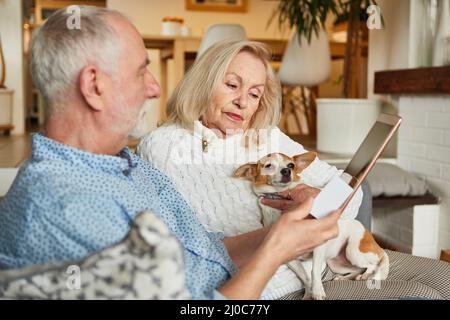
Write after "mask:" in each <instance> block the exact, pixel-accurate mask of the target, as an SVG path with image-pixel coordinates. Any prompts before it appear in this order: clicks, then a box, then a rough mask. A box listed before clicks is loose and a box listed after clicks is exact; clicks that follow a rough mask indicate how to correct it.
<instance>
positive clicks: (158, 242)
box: [0, 213, 189, 300]
mask: <svg viewBox="0 0 450 320" xmlns="http://www.w3.org/2000/svg"><path fill="white" fill-rule="evenodd" d="M186 298H189V293H188V290H187V288H186V285H185V274H184V264H183V253H182V250H181V248H180V245H179V243H178V241H177V240H176V238H175V237H173V236H172V235H171V234H170V233H169V230H168V229H167V227H166V225H165V224H164V223H163V222H162V221H161V220H160V219H159V218H158V217H157V216H156V215H154V214H152V213H142V214H140V215H138V216H137V217H136V219H135V221H134V222H133V224H132V227H131V229H130V232H129V233H128V235H127V237H126V238H125V239H124V240H122V241H121V242H120V243H118V244H116V245H114V246H112V247H109V248H106V249H104V250H102V251H100V252H98V253H96V254H93V255H91V256H90V257H87V258H85V259H83V260H81V261H75V262H64V263H50V264H45V265H38V266H31V267H26V268H23V269H18V270H11V271H0V299H133V300H134V299H186Z"/></svg>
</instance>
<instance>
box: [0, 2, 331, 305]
mask: <svg viewBox="0 0 450 320" xmlns="http://www.w3.org/2000/svg"><path fill="white" fill-rule="evenodd" d="M69 17H70V14H69V13H67V12H66V10H64V9H63V10H59V11H58V12H56V13H55V14H54V15H53V16H51V17H50V18H49V19H48V20H47V22H46V23H45V24H44V26H42V27H41V28H40V29H39V30H38V31H37V32H36V34H34V36H33V39H32V44H31V71H32V76H33V79H34V81H35V83H36V85H37V87H38V88H39V90H40V92H41V93H42V94H43V96H44V98H45V101H46V106H47V110H46V111H47V112H46V114H47V121H46V126H45V133H44V134H35V135H33V136H32V153H31V157H30V159H29V160H28V161H27V162H26V163H25V164H24V165H23V166H22V168H21V170H20V172H19V174H18V176H17V178H16V180H15V181H14V183H13V186H12V187H11V189H10V191H9V193H8V194H7V195H6V197H5V199H4V200H2V202H1V203H0V269H11V268H18V267H22V266H27V265H31V264H39V263H45V262H49V261H66V260H74V259H80V258H82V257H85V256H87V255H89V254H91V253H93V252H95V251H98V250H101V249H103V248H105V247H107V246H110V245H112V244H114V243H116V242H118V241H119V240H120V239H122V238H123V237H124V236H125V235H126V233H127V231H128V230H129V227H130V223H131V221H132V220H133V219H134V217H135V216H136V215H137V214H138V213H140V212H142V211H145V210H151V211H153V212H155V213H156V214H158V215H159V217H160V218H161V219H163V220H164V222H165V223H166V224H167V225H168V226H169V228H170V230H171V231H172V233H173V234H174V235H175V236H176V237H177V238H178V239H179V240H180V242H181V245H182V247H183V249H184V257H185V268H186V269H185V272H186V282H187V283H186V285H187V287H188V289H189V291H190V293H191V295H192V297H193V298H196V299H205V298H223V296H225V297H228V298H247V299H250V298H257V297H259V295H260V294H261V292H262V290H263V289H264V287H265V285H266V283H267V281H268V280H269V279H270V278H271V276H272V275H273V274H274V273H275V271H276V270H277V268H278V267H279V266H280V265H281V264H283V263H285V262H287V261H289V260H291V259H292V258H294V257H296V256H298V255H299V254H301V253H304V252H306V251H308V250H311V248H313V247H315V246H317V245H319V244H321V243H323V242H324V241H326V240H327V239H329V238H331V237H334V236H336V234H337V226H336V221H337V218H338V213H337V212H336V213H334V214H332V215H330V216H329V217H327V218H325V219H322V220H303V218H304V217H305V216H306V215H307V213H308V212H309V208H310V206H311V200H309V201H307V202H305V204H304V205H303V206H302V207H299V208H297V209H295V210H292V211H290V212H287V213H286V214H284V215H283V217H282V218H281V219H280V220H279V222H278V223H277V224H275V225H274V226H272V228H271V229H270V230H269V229H261V230H257V231H255V232H253V233H249V234H245V235H241V236H238V237H233V238H227V239H225V240H224V239H223V237H222V236H221V235H220V234H214V233H208V232H207V231H206V230H205V229H204V228H203V227H202V225H201V224H200V223H199V221H197V219H196V217H195V215H194V213H193V212H192V211H191V209H190V208H189V206H188V205H187V204H186V202H185V201H184V200H183V198H182V197H181V196H180V194H179V193H178V192H177V191H176V190H175V189H174V187H173V185H172V183H171V181H169V179H168V178H167V177H165V176H164V175H163V174H162V173H160V172H159V171H158V170H157V169H155V168H154V167H153V166H152V165H151V164H148V163H147V162H145V161H143V160H141V159H140V158H139V157H137V156H136V155H134V154H133V153H131V152H130V150H129V149H127V148H126V144H127V142H128V139H129V137H130V136H133V135H134V136H135V135H136V134H137V133H138V132H136V130H135V128H136V126H137V125H138V123H139V121H140V120H141V119H142V117H143V114H144V111H143V110H145V108H144V105H145V103H146V101H148V100H149V99H152V98H158V96H159V86H158V84H157V83H156V81H155V79H154V77H153V76H152V75H151V74H150V72H149V71H148V69H147V65H148V64H149V60H148V58H147V52H146V50H145V47H144V44H143V41H142V38H141V37H140V35H139V33H138V31H137V30H136V28H135V27H134V26H133V25H132V24H131V23H130V22H129V21H128V20H127V19H126V18H125V17H124V16H122V15H121V14H120V13H118V12H115V11H111V10H107V9H99V8H89V7H83V8H81V25H80V27H81V28H80V29H76V28H74V29H71V28H68V27H67V20H68V18H69ZM312 232H314V233H316V232H320V234H321V235H322V236H320V237H311V236H309V235H311V234H312ZM224 242H225V243H226V247H225V245H224ZM227 249H228V252H227ZM230 256H231V258H230ZM232 259H233V260H232ZM233 261H235V262H236V263H237V264H238V265H239V266H240V271H239V272H236V266H235V264H234V263H233ZM167 276H169V277H170V275H167Z"/></svg>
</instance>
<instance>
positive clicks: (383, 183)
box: [367, 163, 428, 197]
mask: <svg viewBox="0 0 450 320" xmlns="http://www.w3.org/2000/svg"><path fill="white" fill-rule="evenodd" d="M367 182H368V183H369V185H370V189H371V190H372V195H373V196H374V197H378V196H386V197H394V196H405V197H414V196H422V195H424V194H425V193H427V191H428V187H427V185H426V183H425V181H423V180H421V179H419V178H417V177H416V176H414V175H413V174H411V173H409V172H408V171H405V170H403V169H402V168H400V167H398V166H396V165H393V164H390V163H377V164H376V165H375V166H374V167H373V169H372V171H371V172H370V173H369V175H368V176H367Z"/></svg>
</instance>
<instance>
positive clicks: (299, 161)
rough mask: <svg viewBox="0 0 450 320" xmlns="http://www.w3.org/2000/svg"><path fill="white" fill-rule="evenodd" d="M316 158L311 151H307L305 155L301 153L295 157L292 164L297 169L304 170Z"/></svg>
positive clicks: (315, 154)
mask: <svg viewBox="0 0 450 320" xmlns="http://www.w3.org/2000/svg"><path fill="white" fill-rule="evenodd" d="M316 158H317V153H315V152H313V151H309V152H306V153H302V154H299V155H296V156H295V157H294V162H295V165H296V166H297V167H299V168H301V169H302V170H304V169H306V168H307V167H308V166H309V165H310V164H311V162H313V161H314V160H315V159H316Z"/></svg>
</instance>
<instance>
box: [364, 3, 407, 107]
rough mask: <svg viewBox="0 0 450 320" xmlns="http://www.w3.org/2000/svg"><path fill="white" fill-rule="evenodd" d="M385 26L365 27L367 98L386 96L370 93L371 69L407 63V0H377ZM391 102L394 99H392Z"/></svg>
mask: <svg viewBox="0 0 450 320" xmlns="http://www.w3.org/2000/svg"><path fill="white" fill-rule="evenodd" d="M377 3H378V5H379V6H380V8H381V14H382V15H383V18H384V22H385V27H384V29H381V30H376V29H374V30H370V31H369V52H368V58H369V61H368V81H367V83H368V84H367V86H368V88H367V95H368V98H369V99H371V98H378V99H383V100H388V101H389V100H390V99H389V98H387V97H385V96H380V95H376V94H374V73H375V72H376V71H381V70H391V69H405V68H408V67H409V58H408V57H409V34H410V33H409V28H410V26H409V24H410V23H409V20H410V19H409V16H410V0H396V1H392V0H380V1H378V2H377ZM392 103H394V104H395V105H396V104H397V102H395V101H393V102H392Z"/></svg>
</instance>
